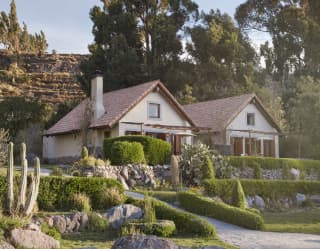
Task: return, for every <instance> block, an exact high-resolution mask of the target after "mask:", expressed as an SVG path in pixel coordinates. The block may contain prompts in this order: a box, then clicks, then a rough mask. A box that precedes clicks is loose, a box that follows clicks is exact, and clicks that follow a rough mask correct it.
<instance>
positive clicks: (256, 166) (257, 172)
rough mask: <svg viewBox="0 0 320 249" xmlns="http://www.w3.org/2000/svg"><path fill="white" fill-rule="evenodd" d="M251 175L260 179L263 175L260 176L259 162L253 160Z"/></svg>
mask: <svg viewBox="0 0 320 249" xmlns="http://www.w3.org/2000/svg"><path fill="white" fill-rule="evenodd" d="M253 177H254V178H255V179H262V178H263V176H262V169H261V166H260V164H259V163H257V162H255V163H254V164H253Z"/></svg>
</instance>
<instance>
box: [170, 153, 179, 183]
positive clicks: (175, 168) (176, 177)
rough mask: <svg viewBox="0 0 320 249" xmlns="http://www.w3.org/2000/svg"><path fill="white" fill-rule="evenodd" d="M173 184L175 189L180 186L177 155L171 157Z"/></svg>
mask: <svg viewBox="0 0 320 249" xmlns="http://www.w3.org/2000/svg"><path fill="white" fill-rule="evenodd" d="M171 184H172V186H173V187H174V188H177V187H178V185H179V162H178V158H177V156H175V155H172V156H171Z"/></svg>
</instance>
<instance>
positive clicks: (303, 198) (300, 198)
mask: <svg viewBox="0 0 320 249" xmlns="http://www.w3.org/2000/svg"><path fill="white" fill-rule="evenodd" d="M306 200H307V197H306V195H304V194H300V193H297V195H296V202H297V204H298V206H300V205H301V204H302V203H303V202H305V201H306Z"/></svg>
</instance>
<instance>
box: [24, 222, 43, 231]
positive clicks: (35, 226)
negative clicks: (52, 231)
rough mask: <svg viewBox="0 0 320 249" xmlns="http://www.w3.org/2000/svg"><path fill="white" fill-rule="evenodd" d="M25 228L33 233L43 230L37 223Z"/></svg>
mask: <svg viewBox="0 0 320 249" xmlns="http://www.w3.org/2000/svg"><path fill="white" fill-rule="evenodd" d="M23 228H24V229H26V230H32V231H40V230H41V228H40V226H39V225H37V224H35V223H29V224H27V225H25V226H24V227H23Z"/></svg>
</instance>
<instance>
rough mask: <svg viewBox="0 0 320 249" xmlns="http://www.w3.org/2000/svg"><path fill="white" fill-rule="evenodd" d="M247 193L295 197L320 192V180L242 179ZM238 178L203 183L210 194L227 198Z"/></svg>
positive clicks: (271, 196) (275, 196)
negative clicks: (298, 194) (299, 194)
mask: <svg viewBox="0 0 320 249" xmlns="http://www.w3.org/2000/svg"><path fill="white" fill-rule="evenodd" d="M240 182H241V185H242V187H243V190H244V193H245V194H246V195H250V196H253V195H259V196H261V197H263V198H270V199H279V198H281V197H292V198H294V197H295V196H296V194H297V193H301V194H320V181H293V180H272V181H270V180H253V179H243V180H240ZM235 183H236V180H234V179H223V180H205V181H204V182H203V183H202V185H203V186H204V188H205V192H206V194H208V195H209V196H219V197H221V198H222V199H224V200H226V199H228V198H230V197H231V194H232V188H233V186H234V184H235Z"/></svg>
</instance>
